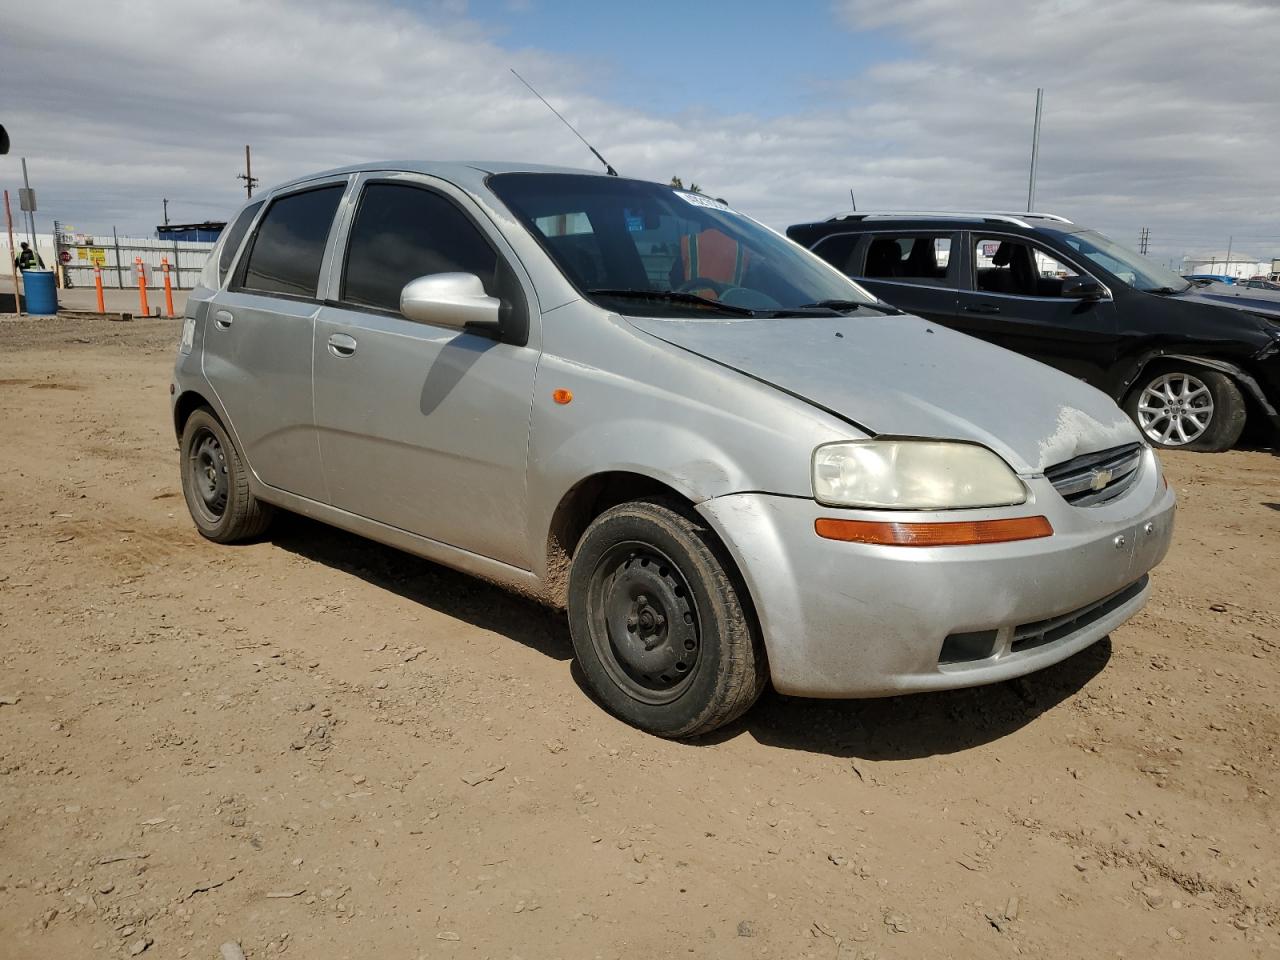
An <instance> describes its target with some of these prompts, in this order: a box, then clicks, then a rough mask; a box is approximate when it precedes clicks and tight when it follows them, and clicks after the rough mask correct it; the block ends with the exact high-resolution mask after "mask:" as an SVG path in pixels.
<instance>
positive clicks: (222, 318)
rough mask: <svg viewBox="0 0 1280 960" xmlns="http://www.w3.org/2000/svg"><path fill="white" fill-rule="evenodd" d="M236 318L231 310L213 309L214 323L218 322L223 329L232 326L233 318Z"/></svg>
mask: <svg viewBox="0 0 1280 960" xmlns="http://www.w3.org/2000/svg"><path fill="white" fill-rule="evenodd" d="M234 319H235V317H233V316H232V315H231V311H230V310H215V311H213V322H214V323H216V324H217V325H218V326H219V327H221V328H222V329H223V330H225V329H227V327H229V326H231V321H232V320H234Z"/></svg>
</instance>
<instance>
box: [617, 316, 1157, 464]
mask: <svg viewBox="0 0 1280 960" xmlns="http://www.w3.org/2000/svg"><path fill="white" fill-rule="evenodd" d="M626 320H627V321H628V322H630V323H631V324H632V325H633V326H635V327H637V328H639V329H640V330H643V331H644V332H645V333H648V334H650V335H651V336H654V337H657V338H658V339H659V340H663V341H665V342H667V343H669V344H672V345H674V346H676V347H680V348H682V349H684V350H687V351H689V352H691V353H694V354H697V355H698V356H701V357H705V358H706V359H708V360H711V361H714V362H715V363H718V364H721V365H723V366H726V367H730V368H732V369H734V370H737V371H739V372H741V373H744V374H746V375H747V376H749V377H752V378H754V379H756V380H760V381H762V382H764V383H767V384H769V385H771V386H774V387H777V388H778V389H780V390H783V391H785V392H787V393H790V394H792V395H794V396H797V397H799V398H801V399H803V400H806V401H807V402H809V403H812V404H815V405H817V406H819V407H822V408H824V409H826V410H828V411H830V412H832V413H834V414H835V415H837V416H839V417H840V418H841V419H844V420H847V421H850V422H851V423H853V424H854V425H856V426H858V427H860V428H862V429H863V430H865V431H867V432H869V433H872V434H879V435H892V436H910V437H938V438H948V439H957V440H970V441H974V442H976V443H981V444H983V445H985V446H987V447H990V448H991V449H992V450H995V451H996V452H997V453H999V454H1000V455H1001V456H1002V457H1004V459H1005V460H1006V461H1008V463H1009V464H1010V466H1012V467H1013V468H1014V469H1015V470H1016V471H1018V472H1019V473H1022V474H1035V473H1040V472H1041V471H1043V470H1044V469H1045V467H1048V466H1052V465H1053V464H1056V463H1061V462H1063V461H1064V460H1070V459H1071V458H1072V457H1076V456H1080V455H1082V454H1086V453H1093V452H1096V451H1098V450H1105V449H1107V448H1109V447H1115V446H1119V445H1121V444H1125V443H1133V442H1136V441H1139V440H1141V436H1140V435H1139V433H1138V431H1137V428H1136V427H1134V425H1133V424H1132V422H1131V421H1130V420H1129V418H1128V417H1126V416H1125V415H1124V413H1123V412H1122V411H1121V410H1120V408H1119V407H1117V406H1116V404H1115V403H1114V402H1113V401H1112V400H1111V398H1110V397H1108V396H1107V395H1106V394H1104V393H1102V392H1100V391H1098V390H1095V389H1094V388H1093V387H1090V386H1087V385H1086V384H1084V383H1083V382H1081V381H1079V380H1076V379H1075V378H1074V377H1069V376H1067V375H1066V374H1063V373H1059V372H1058V371H1056V370H1053V369H1051V368H1049V367H1047V366H1045V365H1043V364H1041V363H1037V362H1035V361H1034V360H1029V359H1027V358H1025V357H1022V356H1019V355H1018V354H1015V353H1012V352H1010V351H1008V350H1003V349H1001V348H999V347H995V346H992V345H991V344H988V343H985V342H983V341H981V340H977V339H975V338H973V337H969V336H965V335H964V334H960V333H956V332H955V331H952V330H948V329H947V328H945V327H940V326H938V325H937V324H933V323H928V322H926V321H924V320H921V319H919V318H917V317H912V316H901V315H892V316H880V315H872V316H868V315H855V316H850V317H843V316H831V317H787V318H781V319H741V320H739V319H727V320H722V319H715V320H666V319H653V318H641V317H627V318H626Z"/></svg>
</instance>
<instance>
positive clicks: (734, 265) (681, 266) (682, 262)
mask: <svg viewBox="0 0 1280 960" xmlns="http://www.w3.org/2000/svg"><path fill="white" fill-rule="evenodd" d="M749 259H750V254H748V253H747V251H746V250H743V249H742V245H741V244H740V243H738V241H736V240H734V239H733V238H732V237H730V236H729V235H728V234H725V233H722V232H720V231H719V230H717V229H715V228H714V227H712V228H710V229H707V230H703V231H702V232H701V233H696V234H686V235H684V236H682V237H681V238H680V259H679V260H678V261H677V262H676V263H675V264H673V265H672V270H671V273H672V274H673V276H672V277H671V283H672V286H674V287H676V288H677V289H680V290H684V291H686V292H688V293H696V294H697V295H698V296H700V297H708V298H710V299H712V300H718V299H719V297H720V294H721V293H722V292H723V291H724V290H725V289H726V288H728V287H740V286H742V277H743V274H744V273H746V269H747V262H748V260H749Z"/></svg>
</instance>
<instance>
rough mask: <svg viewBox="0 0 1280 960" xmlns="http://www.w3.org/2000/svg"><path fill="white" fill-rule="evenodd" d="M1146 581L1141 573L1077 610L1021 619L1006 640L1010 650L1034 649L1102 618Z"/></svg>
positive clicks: (1131, 597)
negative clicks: (1115, 590) (1052, 615)
mask: <svg viewBox="0 0 1280 960" xmlns="http://www.w3.org/2000/svg"><path fill="white" fill-rule="evenodd" d="M1146 585H1147V575H1146V574H1143V575H1142V579H1140V580H1138V581H1137V582H1135V583H1131V584H1129V586H1127V587H1125V588H1124V589H1123V590H1119V591H1117V592H1116V593H1113V594H1112V595H1111V596H1109V597H1103V598H1102V599H1101V600H1096V601H1094V602H1093V603H1091V604H1089V605H1088V606H1084V607H1081V608H1080V609H1079V610H1073V611H1071V612H1070V613H1064V614H1063V615H1062V616H1060V617H1050V618H1049V619H1048V620H1037V621H1036V622H1035V623H1024V624H1022V626H1020V627H1015V628H1014V631H1013V642H1012V643H1010V644H1009V652H1010V653H1021V652H1023V651H1024V650H1033V649H1035V648H1036V647H1042V646H1044V645H1045V644H1046V643H1053V642H1054V641H1055V640H1061V639H1063V638H1064V637H1069V636H1071V635H1072V634H1074V633H1079V632H1080V631H1081V630H1083V629H1084V628H1085V627H1087V626H1089V624H1091V623H1094V622H1095V621H1097V620H1101V619H1102V618H1103V617H1105V616H1106V615H1107V614H1108V613H1110V612H1111V611H1112V610H1115V609H1117V608H1119V607H1122V606H1124V604H1126V603H1128V602H1129V601H1130V600H1132V599H1133V598H1134V597H1136V596H1137V595H1138V594H1140V593H1141V592H1142V591H1143V589H1144V588H1145V587H1146Z"/></svg>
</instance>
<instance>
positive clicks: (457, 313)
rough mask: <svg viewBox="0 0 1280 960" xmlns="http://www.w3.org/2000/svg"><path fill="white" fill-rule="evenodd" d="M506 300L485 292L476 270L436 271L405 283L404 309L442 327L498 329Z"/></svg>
mask: <svg viewBox="0 0 1280 960" xmlns="http://www.w3.org/2000/svg"><path fill="white" fill-rule="evenodd" d="M501 307H502V301H501V300H499V299H498V298H497V297H491V296H489V295H488V294H486V293H485V292H484V284H483V283H481V282H480V278H479V277H477V276H476V275H475V274H474V273H432V274H428V275H427V276H425V277H418V278H417V279H416V280H410V281H409V282H408V283H406V284H405V286H404V289H403V290H401V291H400V312H401V313H402V314H404V315H405V316H406V317H407V318H409V319H410V320H417V321H419V322H421V323H434V324H436V325H438V326H441V327H455V328H456V329H458V330H462V329H464V328H466V327H473V328H474V327H482V328H484V329H488V330H496V329H498V325H499V318H498V312H499V310H500V309H501Z"/></svg>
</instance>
